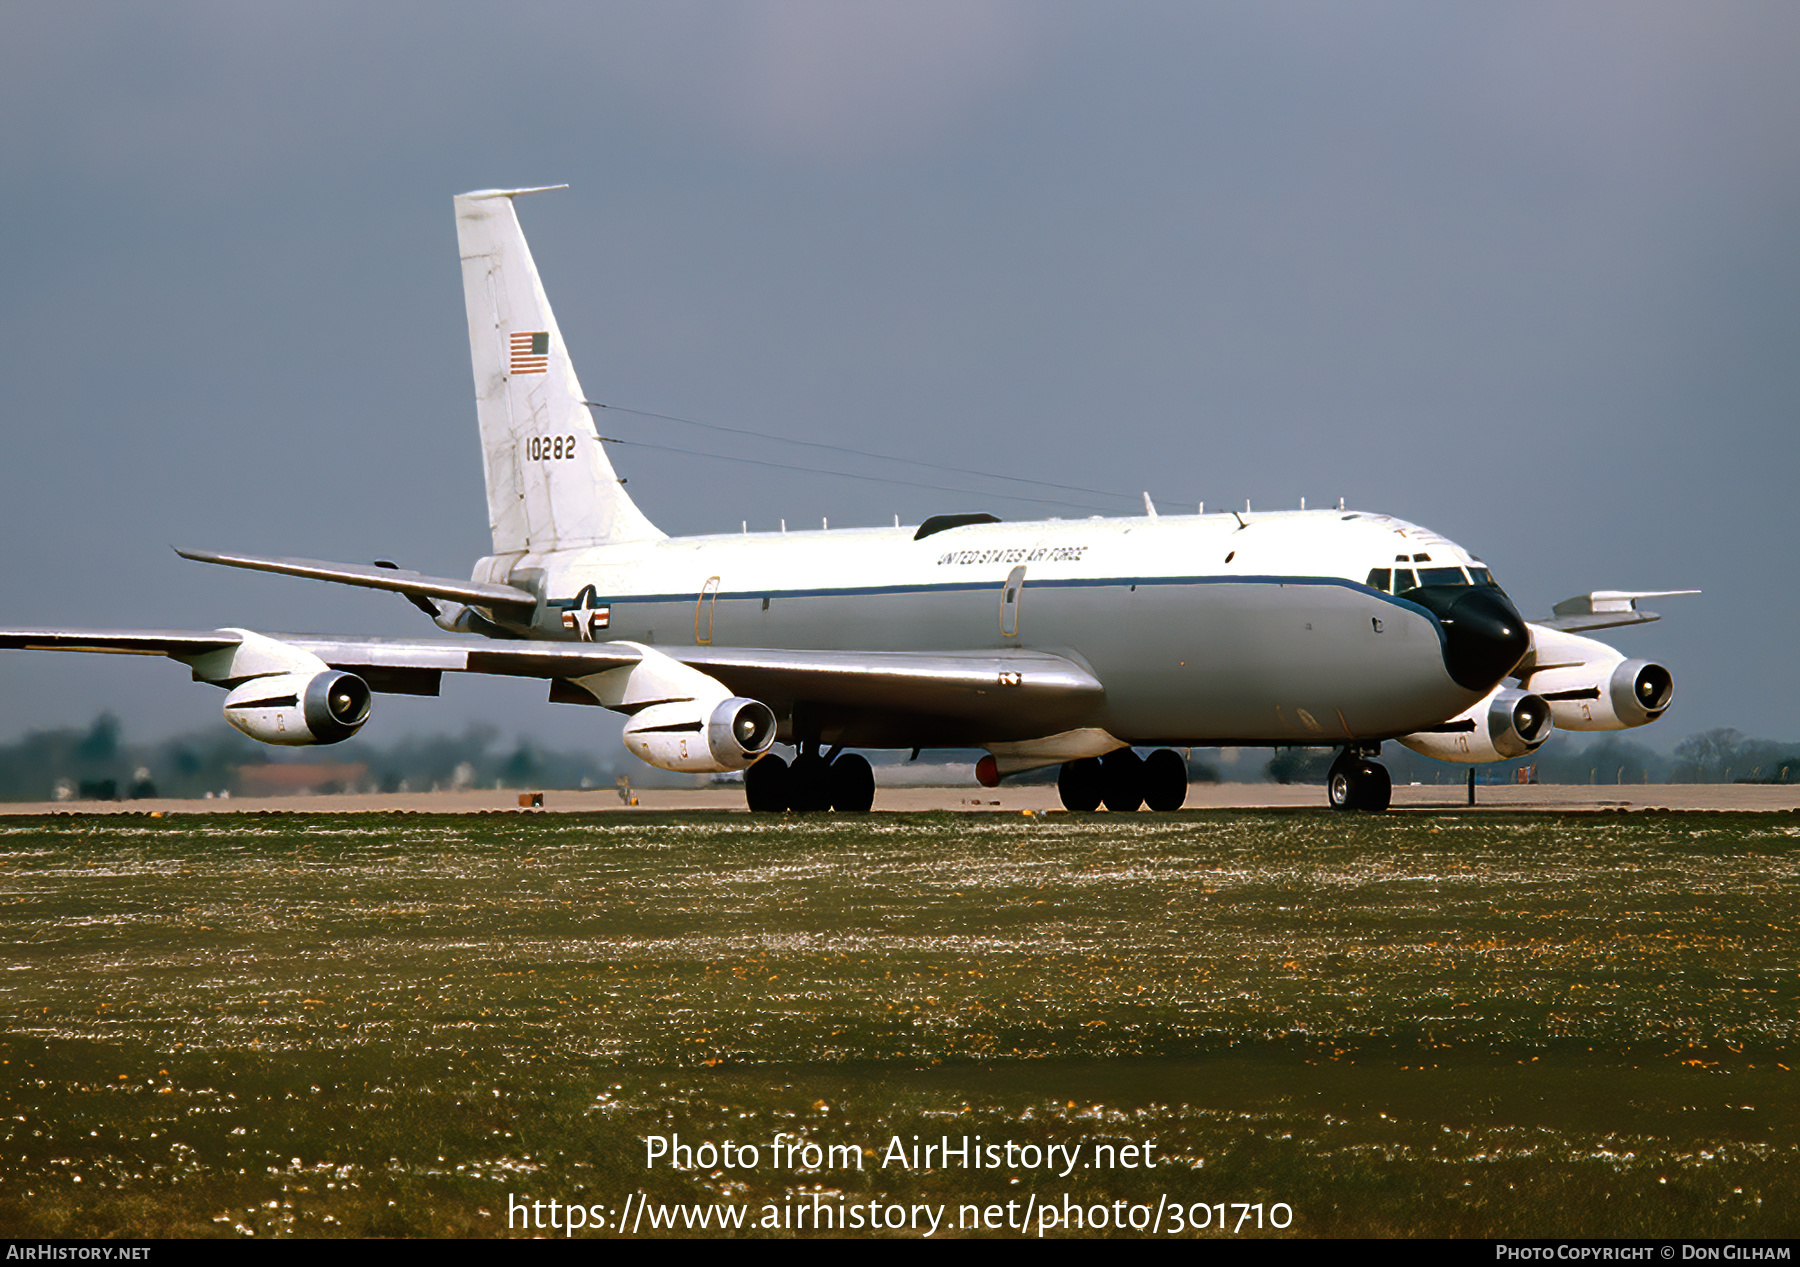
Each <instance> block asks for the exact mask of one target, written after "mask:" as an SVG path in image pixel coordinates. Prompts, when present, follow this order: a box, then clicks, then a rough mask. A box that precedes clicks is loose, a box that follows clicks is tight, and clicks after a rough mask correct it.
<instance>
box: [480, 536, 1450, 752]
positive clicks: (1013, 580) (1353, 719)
mask: <svg viewBox="0 0 1800 1267" xmlns="http://www.w3.org/2000/svg"><path fill="white" fill-rule="evenodd" d="M1415 556H1429V562H1428V563H1421V564H1418V565H1415V564H1413V562H1412V560H1413V558H1414V557H1415ZM1399 558H1404V559H1405V561H1406V562H1405V563H1404V564H1403V565H1400V566H1405V567H1408V568H1412V567H1415V566H1418V567H1425V566H1437V567H1461V568H1467V567H1470V566H1474V567H1479V566H1480V563H1479V561H1478V560H1475V559H1473V558H1472V557H1471V556H1469V555H1468V554H1467V552H1465V551H1463V550H1462V549H1460V548H1459V547H1457V546H1455V545H1454V544H1453V543H1451V542H1449V541H1447V540H1445V539H1444V538H1443V537H1440V536H1438V535H1437V534H1435V533H1431V532H1429V531H1426V530H1424V529H1421V528H1418V527H1416V526H1414V525H1412V524H1408V523H1404V522H1402V521H1400V520H1396V519H1392V518H1389V517H1386V516H1380V515H1369V514H1363V513H1357V512H1344V511H1337V510H1330V511H1299V512H1277V513H1256V514H1251V515H1246V516H1243V517H1239V516H1237V515H1233V514H1214V515H1185V516H1161V517H1157V518H1150V517H1141V518H1129V519H1100V518H1093V519H1083V520H1048V521H1043V522H1032V523H992V524H969V525H963V526H959V527H954V528H950V529H946V530H942V531H938V532H935V533H933V534H931V535H929V536H927V537H925V538H924V539H922V540H918V539H915V530H914V529H912V528H875V529H868V528H858V529H839V530H835V531H809V532H785V533H756V534H742V535H723V536H707V537H681V538H663V539H660V540H654V541H645V542H640V543H623V544H618V545H608V546H601V547H590V548H585V549H568V550H559V551H556V552H553V553H548V554H543V555H532V554H524V555H516V556H512V557H510V558H505V557H502V558H496V559H492V560H484V562H483V565H482V566H481V567H480V568H478V570H477V573H476V579H477V580H490V581H500V580H504V581H508V582H510V583H511V584H514V585H521V586H524V587H525V588H528V589H531V590H533V591H535V592H536V593H538V594H539V595H540V596H541V597H542V598H543V599H544V602H543V603H542V604H541V605H540V607H539V609H538V612H537V614H536V616H535V618H534V620H533V623H532V625H531V627H530V629H529V635H530V636H532V637H534V638H555V639H562V638H568V639H573V638H576V637H578V636H580V635H581V632H582V631H581V630H580V629H571V628H569V627H568V626H569V625H575V624H579V623H580V622H577V621H575V620H573V619H571V620H570V621H568V622H565V621H564V619H563V615H564V612H565V611H566V610H569V609H570V607H571V605H572V604H574V603H575V602H576V600H577V596H578V595H582V593H583V591H584V590H585V589H586V588H587V587H589V586H591V587H593V595H592V596H591V598H588V599H584V600H583V601H584V602H585V603H587V604H588V605H598V606H599V607H600V608H602V609H604V610H605V613H606V614H605V617H604V620H605V623H604V625H603V626H600V627H599V628H598V629H594V628H591V627H590V628H589V629H588V630H587V632H588V633H589V634H590V636H592V637H595V638H600V639H622V640H630V641H634V642H642V643H645V644H649V645H652V646H657V647H668V648H680V647H693V646H696V645H699V646H711V647H757V648H794V649H819V650H860V651H888V650H892V651H965V652H966V651H977V650H983V649H995V650H999V649H1005V648H1029V649H1035V650H1041V651H1051V652H1055V653H1057V654H1059V655H1064V656H1067V657H1069V658H1071V659H1074V660H1076V661H1077V662H1079V663H1082V664H1085V665H1086V666H1087V667H1089V668H1090V669H1091V670H1092V672H1093V673H1094V675H1095V676H1096V677H1097V678H1098V679H1099V680H1100V682H1101V683H1102V684H1103V685H1104V688H1105V699H1104V701H1103V702H1100V703H1097V704H1090V705H1088V706H1086V708H1085V715H1084V716H1082V717H1080V718H1074V719H1067V720H1071V721H1073V722H1075V723H1077V724H1079V725H1084V726H1095V727H1099V728H1102V729H1104V730H1106V731H1108V732H1109V733H1111V734H1112V735H1115V736H1117V737H1118V738H1119V739H1122V740H1124V741H1126V742H1129V743H1133V744H1146V745H1147V744H1159V743H1166V744H1191V745H1204V744H1226V743H1244V744H1308V743H1311V744H1321V745H1324V744H1333V743H1344V742H1347V741H1366V740H1375V739H1382V738H1389V737H1393V736H1397V735H1402V734H1406V733H1408V732H1410V731H1414V730H1418V729H1421V728H1423V727H1427V726H1431V725H1434V724H1436V723H1438V722H1441V721H1443V720H1444V719H1445V718H1448V717H1451V716H1453V715H1455V714H1456V713H1458V712H1460V711H1461V710H1463V709H1464V708H1467V707H1468V706H1469V705H1470V704H1471V703H1473V702H1474V701H1475V700H1476V699H1479V698H1480V697H1481V695H1482V694H1483V692H1482V691H1474V690H1471V689H1470V688H1469V687H1467V686H1464V685H1459V684H1458V683H1457V682H1455V681H1453V680H1452V679H1451V677H1450V675H1449V674H1448V672H1447V671H1446V667H1445V660H1444V656H1443V652H1442V646H1443V640H1442V637H1441V630H1440V629H1439V627H1438V625H1437V623H1436V621H1435V620H1434V618H1433V617H1432V615H1431V613H1429V612H1428V611H1426V610H1425V609H1424V608H1422V607H1419V606H1418V605H1416V604H1414V603H1411V602H1408V601H1407V600H1405V599H1403V598H1397V597H1395V596H1393V595H1391V594H1388V593H1384V592H1381V591H1380V590H1378V589H1376V588H1373V587H1372V586H1371V585H1370V584H1368V583H1367V582H1368V581H1369V580H1370V574H1371V572H1372V571H1374V570H1376V569H1383V568H1386V569H1392V568H1394V567H1396V566H1397V563H1396V560H1397V559H1399ZM521 632H524V631H523V630H521ZM1043 724H1044V722H1043V720H1042V719H1041V718H1020V719H1016V720H1013V719H1009V718H1008V717H1007V716H1006V714H1005V712H1004V710H997V711H996V712H995V714H994V716H993V717H992V718H990V719H987V720H986V721H984V722H983V723H982V725H983V726H985V727H986V732H985V733H974V732H972V731H971V730H970V728H969V724H968V723H967V721H966V720H964V721H960V722H958V723H957V724H956V725H954V726H947V727H946V726H940V725H936V724H935V721H934V719H933V718H931V717H930V716H929V715H919V716H911V717H908V716H903V715H899V716H897V715H894V714H891V713H890V714H888V715H885V716H881V717H867V718H861V719H855V718H842V719H838V720H836V721H835V722H828V723H827V724H826V726H825V728H824V732H823V734H822V738H824V739H825V740H827V741H836V742H843V743H848V744H851V745H852V746H920V745H922V746H943V745H948V744H963V743H982V742H989V741H1002V742H1004V741H1013V740H1020V739H1029V738H1032V737H1034V735H1033V734H1031V733H1026V732H1030V731H1032V730H1034V729H1035V728H1037V727H1040V726H1041V725H1043ZM1036 733H1039V734H1041V733H1042V731H1041V730H1037V732H1036Z"/></svg>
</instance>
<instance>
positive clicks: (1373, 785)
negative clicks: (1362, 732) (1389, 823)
mask: <svg viewBox="0 0 1800 1267" xmlns="http://www.w3.org/2000/svg"><path fill="white" fill-rule="evenodd" d="M1393 794H1394V784H1393V780H1392V779H1390V778H1389V777H1388V772H1387V767H1386V766H1384V765H1380V764H1377V763H1376V762H1374V761H1367V760H1364V759H1363V757H1362V756H1361V755H1359V754H1358V753H1357V751H1356V750H1355V749H1354V748H1346V749H1344V751H1343V752H1341V753H1339V754H1338V759H1337V760H1336V761H1333V762H1332V763H1331V769H1330V771H1329V772H1328V773H1327V774H1326V775H1325V795H1326V798H1327V799H1328V800H1329V801H1330V802H1331V808H1332V809H1362V810H1373V811H1374V812H1376V813H1380V812H1381V811H1382V810H1385V809H1386V808H1387V807H1388V802H1389V801H1390V800H1391V799H1392V798H1393Z"/></svg>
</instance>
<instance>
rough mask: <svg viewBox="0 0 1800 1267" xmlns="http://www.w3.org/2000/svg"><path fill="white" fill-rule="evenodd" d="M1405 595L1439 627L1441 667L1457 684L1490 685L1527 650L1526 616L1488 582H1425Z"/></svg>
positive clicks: (1473, 688)
mask: <svg viewBox="0 0 1800 1267" xmlns="http://www.w3.org/2000/svg"><path fill="white" fill-rule="evenodd" d="M1406 597H1407V598H1408V599H1410V600H1411V601H1413V602H1415V603H1418V604H1419V605H1420V606H1421V607H1423V608H1425V609H1426V610H1427V611H1429V612H1430V613H1431V614H1432V615H1433V616H1435V617H1437V621H1438V624H1439V625H1441V626H1442V627H1443V630H1444V667H1445V668H1446V669H1447V670H1449V673H1450V677H1451V680H1453V681H1454V682H1456V684H1457V685H1458V686H1466V687H1468V688H1469V689H1470V690H1471V691H1487V690H1491V689H1493V687H1494V686H1495V685H1497V684H1498V683H1499V682H1500V680H1501V679H1502V678H1504V677H1505V676H1506V675H1507V674H1508V673H1511V672H1512V671H1513V668H1514V666H1516V665H1517V664H1518V663H1519V661H1520V660H1522V659H1523V658H1524V656H1525V653H1526V652H1527V651H1529V650H1530V649H1531V634H1530V632H1529V631H1527V630H1526V628H1525V618H1524V617H1522V616H1520V615H1519V609H1518V608H1516V607H1514V606H1513V605H1512V600H1511V599H1509V598H1508V597H1507V596H1506V595H1505V594H1503V593H1502V592H1500V591H1499V590H1497V589H1494V588H1492V587H1491V586H1485V585H1478V586H1474V587H1463V586H1426V587H1425V588H1423V589H1416V590H1412V591H1410V592H1409V593H1408V594H1407V595H1406Z"/></svg>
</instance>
